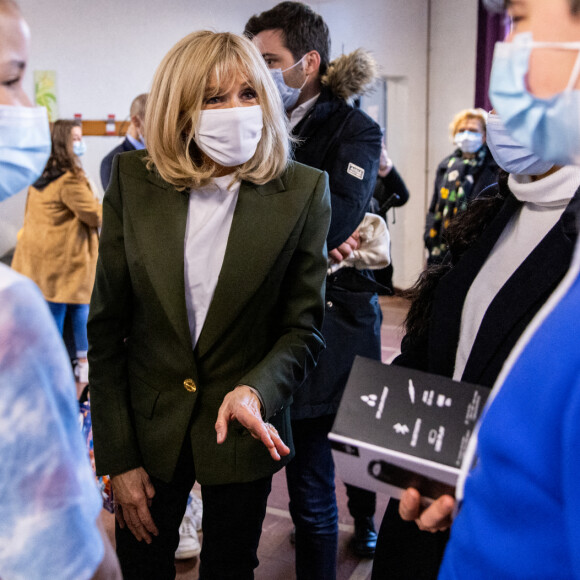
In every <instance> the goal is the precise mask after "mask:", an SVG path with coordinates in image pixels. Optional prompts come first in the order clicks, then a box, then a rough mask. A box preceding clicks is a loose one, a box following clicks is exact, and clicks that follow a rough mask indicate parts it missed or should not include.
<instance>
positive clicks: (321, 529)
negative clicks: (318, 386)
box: [286, 415, 338, 580]
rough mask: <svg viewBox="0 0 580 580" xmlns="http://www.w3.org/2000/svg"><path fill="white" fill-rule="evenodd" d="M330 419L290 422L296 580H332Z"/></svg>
mask: <svg viewBox="0 0 580 580" xmlns="http://www.w3.org/2000/svg"><path fill="white" fill-rule="evenodd" d="M333 420H334V415H326V416H324V417H316V418H315V419H300V420H298V421H292V436H293V438H294V447H295V449H296V456H295V457H294V459H292V461H291V462H290V463H289V464H288V465H287V466H286V481H287V483H288V495H289V496H290V515H291V516H292V520H293V522H294V525H295V526H296V578H297V579H298V580H334V579H335V578H336V556H337V550H338V508H337V506H336V494H335V490H334V462H333V461H332V454H331V451H330V442H329V441H328V433H329V432H330V428H331V427H332V422H333Z"/></svg>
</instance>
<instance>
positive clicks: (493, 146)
mask: <svg viewBox="0 0 580 580" xmlns="http://www.w3.org/2000/svg"><path fill="white" fill-rule="evenodd" d="M486 143H487V146H488V147H489V150H490V151H491V154H492V155H493V158H494V159H495V161H496V163H497V164H498V165H499V166H500V167H501V168H502V169H503V170H504V171H507V172H508V173H512V174H514V175H544V173H547V172H548V171H550V169H552V167H554V164H553V163H551V162H550V161H542V160H541V159H540V158H539V157H538V156H537V155H536V154H535V153H534V152H533V151H531V150H530V149H528V148H527V147H525V146H524V145H521V144H520V143H518V142H517V141H514V138H513V137H512V136H511V134H510V133H509V131H508V130H507V129H506V128H505V125H504V124H503V122H502V120H501V117H500V116H499V115H496V114H494V113H490V114H489V115H488V117H487V141H486Z"/></svg>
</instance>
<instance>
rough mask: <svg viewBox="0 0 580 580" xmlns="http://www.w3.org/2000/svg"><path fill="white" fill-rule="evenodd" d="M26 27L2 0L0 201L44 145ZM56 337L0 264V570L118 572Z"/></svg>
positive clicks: (42, 574)
mask: <svg viewBox="0 0 580 580" xmlns="http://www.w3.org/2000/svg"><path fill="white" fill-rule="evenodd" d="M28 39H29V30H28V27H27V25H26V23H25V22H24V20H23V18H22V16H21V13H20V10H19V9H18V6H17V5H16V3H15V2H13V1H12V0H0V201H3V200H5V199H7V198H9V197H11V196H12V195H14V194H16V193H18V192H19V191H20V190H22V189H24V188H26V187H27V186H29V185H30V184H31V183H32V182H33V181H35V180H36V179H37V178H38V176H39V175H40V174H41V173H42V170H43V169H44V166H45V164H46V161H47V159H48V156H49V154H50V132H49V127H48V117H47V114H46V110H45V109H41V108H34V107H32V106H31V103H30V101H29V100H28V97H27V96H26V94H25V93H24V91H23V88H22V79H23V76H24V71H25V68H26V63H27V59H28ZM78 417H79V410H78V404H77V401H76V397H75V385H74V381H73V376H72V372H71V368H70V362H69V359H68V356H67V354H66V351H65V348H64V345H63V342H62V339H61V337H60V336H59V333H58V331H57V329H56V326H55V324H54V320H53V318H52V316H51V314H50V311H49V309H48V307H47V305H46V302H45V301H44V300H43V298H42V295H41V294H40V292H39V291H38V289H37V288H36V286H35V285H34V284H33V283H32V282H31V281H30V280H29V279H28V278H25V277H24V276H21V275H19V274H17V273H15V272H14V271H13V270H11V269H10V268H8V267H7V266H4V265H0V457H2V461H1V463H0V492H1V493H0V546H1V549H0V577H2V578H5V579H6V580H8V579H9V578H26V579H27V580H37V579H38V580H40V579H44V578H59V579H60V578H62V579H64V580H78V579H80V580H83V579H89V578H98V579H101V580H117V579H120V578H121V574H120V570H119V564H118V562H117V559H116V558H115V554H114V551H113V549H112V546H111V544H110V542H109V540H108V538H107V537H106V535H105V533H104V531H103V528H102V525H101V523H100V521H99V515H100V512H101V505H102V502H101V498H100V497H99V493H98V491H97V488H96V486H95V481H94V477H93V473H92V470H91V467H90V464H89V459H88V455H87V449H86V446H85V443H84V442H83V440H82V437H81V432H80V429H79V419H78Z"/></svg>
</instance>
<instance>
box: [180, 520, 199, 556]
mask: <svg viewBox="0 0 580 580" xmlns="http://www.w3.org/2000/svg"><path fill="white" fill-rule="evenodd" d="M200 552H201V545H200V543H199V538H198V537H197V532H196V530H195V528H194V527H193V525H192V524H191V520H190V519H189V518H188V517H187V516H184V517H183V521H182V522H181V525H180V526H179V546H177V550H176V551H175V559H176V560H187V559H188V558H195V557H196V556H199V554H200Z"/></svg>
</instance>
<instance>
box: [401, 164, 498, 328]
mask: <svg viewBox="0 0 580 580" xmlns="http://www.w3.org/2000/svg"><path fill="white" fill-rule="evenodd" d="M507 179H508V174H507V173H506V172H504V171H501V172H500V174H499V178H498V189H495V188H494V187H490V188H489V189H488V190H485V192H482V194H480V196H479V197H476V198H475V199H473V200H472V201H470V202H469V204H468V206H467V209H466V210H465V211H464V212H461V213H460V214H458V215H457V217H455V218H454V219H452V220H451V223H450V224H449V227H448V228H447V230H446V231H445V242H446V243H447V245H448V247H449V254H450V256H451V259H447V260H445V261H444V262H443V263H441V264H435V265H432V266H429V267H427V268H426V269H425V270H424V271H423V272H422V273H421V275H420V276H419V279H418V280H417V282H415V284H414V285H413V286H412V287H411V288H409V289H408V290H405V291H403V292H402V296H403V297H404V298H406V299H408V300H410V301H411V307H410V309H409V312H408V314H407V318H406V319H405V332H406V333H407V334H415V335H418V336H421V335H423V334H424V333H426V332H427V329H428V327H429V320H430V319H431V309H432V306H433V298H434V295H435V289H436V288H437V285H438V284H439V280H441V278H442V277H443V276H445V274H447V273H448V272H449V271H450V270H451V268H453V266H454V265H455V264H456V263H457V262H458V261H459V259H460V258H461V257H462V256H463V254H464V253H465V252H466V251H467V250H468V249H469V248H470V247H471V246H472V245H473V244H474V243H475V242H476V240H477V239H478V238H479V237H480V236H481V234H482V233H483V230H485V228H486V227H487V226H488V224H489V223H490V222H491V221H492V220H493V218H494V217H495V216H496V215H497V214H498V212H499V210H500V209H501V207H502V205H503V203H504V201H505V199H506V197H507V196H508V195H509V189H508V185H507Z"/></svg>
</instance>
